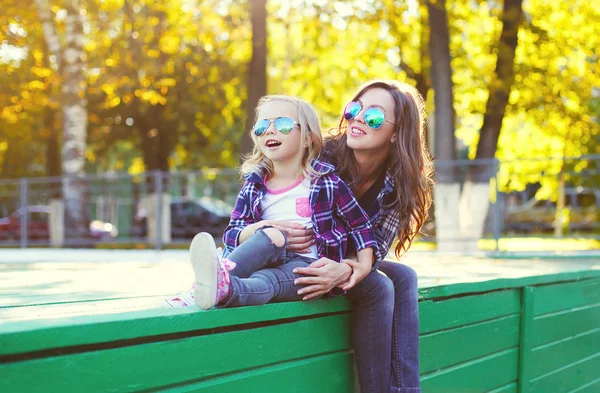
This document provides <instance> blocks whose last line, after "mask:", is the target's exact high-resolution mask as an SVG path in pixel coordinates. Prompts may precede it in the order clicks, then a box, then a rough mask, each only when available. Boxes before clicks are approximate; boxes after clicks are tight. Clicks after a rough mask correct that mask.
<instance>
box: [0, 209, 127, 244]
mask: <svg viewBox="0 0 600 393" xmlns="http://www.w3.org/2000/svg"><path fill="white" fill-rule="evenodd" d="M25 211H27V212H28V214H29V216H28V219H27V238H28V239H30V240H47V239H49V238H50V228H49V222H50V207H49V206H44V205H33V206H27V207H26V208H19V209H18V210H16V211H15V212H13V213H12V214H11V215H9V216H8V217H5V218H0V239H2V240H15V239H19V238H20V237H21V216H22V215H23V213H24V212H25ZM89 235H90V237H91V238H93V239H96V240H103V241H106V240H112V239H114V238H116V237H117V235H118V230H117V228H116V227H115V226H114V225H113V224H111V223H108V222H103V221H99V220H93V221H92V222H90V225H89Z"/></svg>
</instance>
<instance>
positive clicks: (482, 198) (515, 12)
mask: <svg viewBox="0 0 600 393" xmlns="http://www.w3.org/2000/svg"><path fill="white" fill-rule="evenodd" d="M522 20H523V8H522V0H505V1H504V11H503V14H502V33H501V36H500V41H499V44H498V59H497V61H496V69H495V70H494V74H493V77H492V81H491V83H490V88H489V97H488V101H487V105H486V109H485V115H484V117H483V125H482V126H481V130H480V133H479V142H478V144H477V153H476V156H475V158H476V159H482V160H486V159H487V161H484V162H482V163H477V164H474V165H471V166H469V168H468V172H467V182H466V183H465V186H464V190H463V194H462V196H461V204H460V217H461V222H460V233H461V235H463V236H464V237H465V238H466V240H467V242H468V243H470V244H469V245H468V249H470V250H473V249H475V248H476V246H475V245H474V244H473V243H474V242H476V241H477V240H478V239H480V238H481V237H482V236H483V227H484V224H485V219H486V216H487V214H488V210H489V195H490V179H491V178H492V177H493V176H495V165H494V161H493V158H494V156H495V155H496V149H497V147H498V138H499V137H500V130H501V129H502V120H503V118H504V114H505V112H506V105H507V104H508V98H509V95H510V91H511V88H512V85H513V82H514V78H515V71H514V59H515V51H516V49H517V43H518V31H519V26H520V25H521V23H522Z"/></svg>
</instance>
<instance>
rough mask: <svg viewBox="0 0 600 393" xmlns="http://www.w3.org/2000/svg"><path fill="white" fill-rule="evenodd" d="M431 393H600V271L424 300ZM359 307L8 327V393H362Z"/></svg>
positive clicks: (151, 314) (452, 288) (333, 303)
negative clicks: (353, 338) (355, 351)
mask: <svg viewBox="0 0 600 393" xmlns="http://www.w3.org/2000/svg"><path fill="white" fill-rule="evenodd" d="M419 312H420V318H421V325H420V332H421V338H420V357H421V372H422V387H423V392H424V393H434V392H443V393H453V392H465V393H466V392H468V393H478V392H481V393H485V392H487V393H513V392H514V393H516V392H521V393H525V392H536V393H553V392H577V393H594V392H596V393H597V392H600V371H599V370H600V271H597V270H596V271H594V270H591V271H581V272H568V273H560V274H551V275H543V276H535V277H525V278H519V279H496V280H491V281H484V282H478V283H466V284H452V285H444V286H438V287H431V288H425V289H421V290H420V303H419ZM350 313H351V309H350V306H349V303H348V302H347V300H346V299H343V298H338V299H334V300H320V301H314V302H295V303H279V304H269V305H265V306H257V307H244V308H237V309H224V310H210V311H198V310H196V309H154V310H145V311H136V312H128V313H121V314H107V315H92V316H77V317H71V318H62V319H51V320H33V321H25V322H4V323H0V392H2V393H12V392H19V393H20V392H27V393H35V392H44V393H46V392H65V393H67V392H74V393H75V392H77V393H80V392H85V393H92V392H173V393H174V392H181V393H183V392H203V393H204V392H218V393H225V392H244V393H253V392H286V393H288V392H303V393H305V392H353V390H354V387H353V380H354V377H353V357H352V356H353V355H352V351H351V349H350V330H349V319H350Z"/></svg>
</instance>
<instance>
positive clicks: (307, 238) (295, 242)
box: [261, 220, 315, 253]
mask: <svg viewBox="0 0 600 393" xmlns="http://www.w3.org/2000/svg"><path fill="white" fill-rule="evenodd" d="M261 223H263V225H271V226H273V228H277V229H279V230H280V231H281V232H283V233H284V234H285V237H286V238H287V250H288V251H292V252H297V253H306V252H309V249H310V246H312V245H313V244H314V242H315V234H314V232H313V230H312V228H306V227H305V226H304V225H302V224H298V223H297V222H291V221H270V220H267V221H261Z"/></svg>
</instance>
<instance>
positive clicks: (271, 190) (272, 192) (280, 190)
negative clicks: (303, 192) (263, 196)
mask: <svg viewBox="0 0 600 393" xmlns="http://www.w3.org/2000/svg"><path fill="white" fill-rule="evenodd" d="M302 180H304V176H300V177H299V178H298V180H297V181H296V182H295V183H294V184H292V185H289V186H287V187H284V188H280V189H279V190H273V189H272V188H269V187H268V186H267V179H266V178H265V179H264V180H263V182H264V183H265V187H266V188H267V192H268V193H269V194H273V195H279V194H283V193H284V192H288V191H289V190H293V189H294V188H296V187H298V186H299V185H300V183H302Z"/></svg>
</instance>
